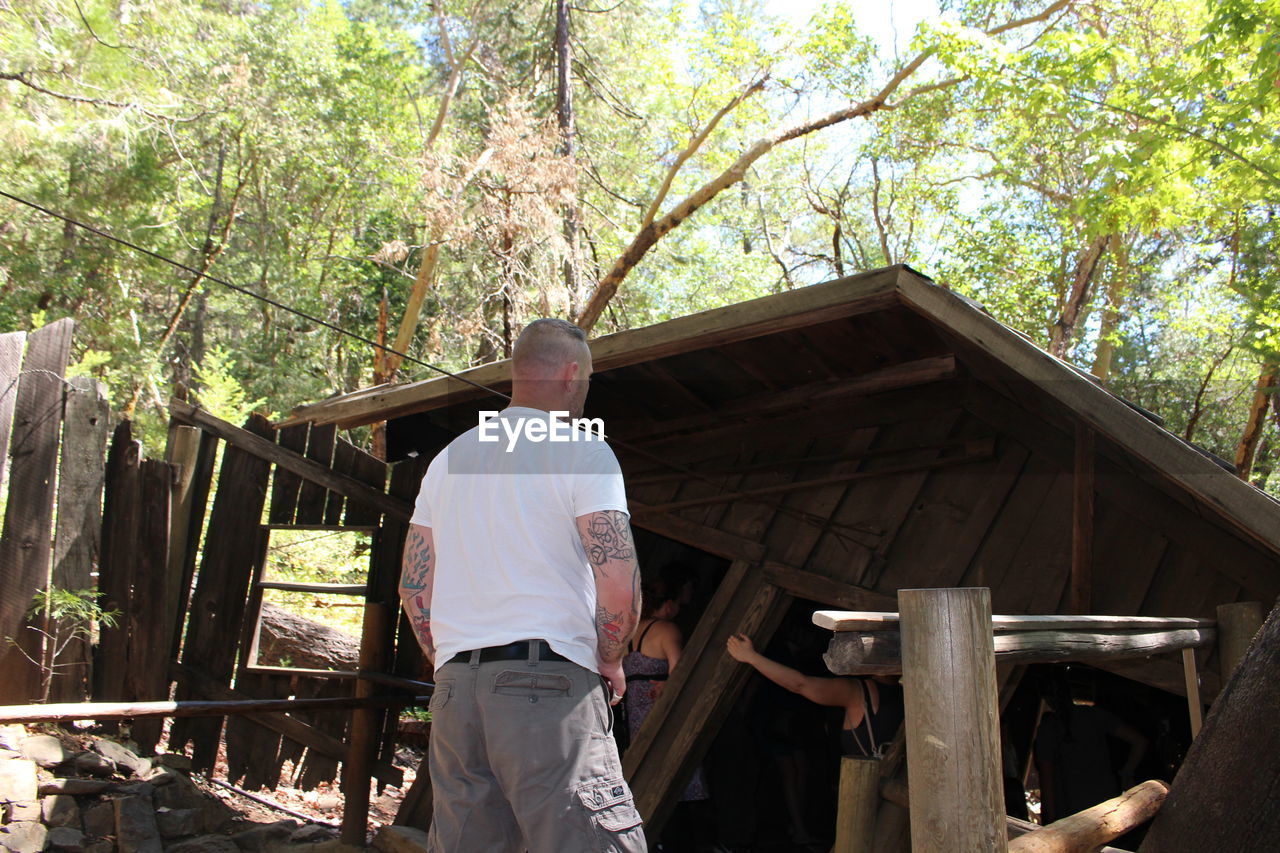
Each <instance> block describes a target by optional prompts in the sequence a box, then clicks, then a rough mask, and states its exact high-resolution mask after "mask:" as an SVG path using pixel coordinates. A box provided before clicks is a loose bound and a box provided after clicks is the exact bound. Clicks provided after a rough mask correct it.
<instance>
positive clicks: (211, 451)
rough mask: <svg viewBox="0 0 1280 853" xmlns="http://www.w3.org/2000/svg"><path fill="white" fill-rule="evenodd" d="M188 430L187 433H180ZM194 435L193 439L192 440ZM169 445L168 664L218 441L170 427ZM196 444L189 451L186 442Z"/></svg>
mask: <svg viewBox="0 0 1280 853" xmlns="http://www.w3.org/2000/svg"><path fill="white" fill-rule="evenodd" d="M184 430H190V432H182V431H184ZM193 434H194V437H193ZM169 436H170V441H169V442H168V444H167V445H166V446H165V461H167V462H169V463H170V464H172V465H177V466H178V474H177V477H178V481H177V483H176V484H175V486H174V493H173V507H172V509H171V510H170V516H169V521H170V524H171V527H172V530H171V532H170V535H169V578H170V581H171V583H172V586H171V588H170V596H171V601H172V602H173V603H172V605H171V607H172V619H173V637H172V639H171V641H170V644H169V660H171V661H172V660H176V659H177V657H178V648H179V646H180V645H181V643H182V631H183V628H184V627H185V626H186V624H187V603H188V601H189V600H190V598H191V582H192V581H193V580H194V579H195V575H196V554H197V552H198V551H199V547H200V534H201V533H203V532H204V513H205V509H206V507H208V504H209V488H210V487H211V486H212V485H213V467H214V462H215V461H216V459H217V455H218V437H217V436H215V435H212V434H211V433H207V432H205V431H204V430H199V429H195V428H194V427H189V426H181V425H179V424H175V423H170V425H169ZM193 440H194V442H195V447H194V448H192V447H190V445H189V442H191V441H193Z"/></svg>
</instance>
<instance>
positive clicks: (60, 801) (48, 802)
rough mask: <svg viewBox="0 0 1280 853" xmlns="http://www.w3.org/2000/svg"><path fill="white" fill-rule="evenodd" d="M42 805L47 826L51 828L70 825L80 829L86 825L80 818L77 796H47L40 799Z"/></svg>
mask: <svg viewBox="0 0 1280 853" xmlns="http://www.w3.org/2000/svg"><path fill="white" fill-rule="evenodd" d="M40 805H41V807H42V811H43V812H44V825H45V826H48V827H50V828H52V827H55V826H59V827H61V826H70V827H74V828H75V829H80V828H81V827H82V826H83V825H84V824H83V823H82V822H81V820H80V806H78V805H77V804H76V799H75V797H73V796H71V795H70V794H54V795H53V796H51V797H45V798H44V799H43V800H41V801H40Z"/></svg>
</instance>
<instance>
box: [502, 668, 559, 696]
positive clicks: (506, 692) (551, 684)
mask: <svg viewBox="0 0 1280 853" xmlns="http://www.w3.org/2000/svg"><path fill="white" fill-rule="evenodd" d="M492 689H493V692H494V693H497V694H498V695H499V696H520V697H523V698H525V699H528V700H529V701H530V702H537V701H538V700H539V699H543V698H548V699H549V698H555V697H559V696H568V695H569V694H570V692H571V691H572V690H573V679H571V678H569V677H568V676H566V675H557V674H554V673H548V672H528V671H525V670H513V669H506V670H503V671H502V672H500V673H498V674H497V675H496V676H494V679H493V688H492Z"/></svg>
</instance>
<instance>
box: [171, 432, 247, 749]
mask: <svg viewBox="0 0 1280 853" xmlns="http://www.w3.org/2000/svg"><path fill="white" fill-rule="evenodd" d="M246 431H247V432H250V433H256V434H257V435H258V436H259V437H261V436H267V435H271V434H272V433H271V427H270V425H269V424H268V423H267V422H266V420H265V419H264V418H262V417H261V416H259V415H254V416H252V417H251V418H250V419H249V422H248V424H247V425H246ZM262 440H263V441H266V439H265V438H263V439H262ZM267 443H268V444H269V443H270V442H267ZM269 472H270V464H269V463H268V461H267V460H265V459H262V458H259V457H257V456H254V455H253V454H252V453H250V452H249V451H246V450H243V449H241V448H239V447H234V446H233V447H230V448H228V449H227V452H226V453H225V454H224V456H223V460H222V471H221V474H220V475H219V478H218V489H217V494H216V496H215V498H214V502H213V511H212V513H211V514H210V517H209V530H208V534H207V535H206V537H205V546H204V560H203V562H202V563H201V565H200V574H199V577H198V578H197V580H196V590H195V593H194V595H193V596H192V602H191V613H190V619H189V622H188V627H187V640H186V644H185V646H184V647H183V650H182V660H183V662H184V663H188V664H197V665H199V666H200V667H201V668H203V669H204V670H205V671H206V672H207V673H208V674H209V675H210V676H212V677H213V678H215V679H219V680H221V681H222V683H223V684H229V683H230V681H231V678H232V675H233V673H234V671H235V657H236V651H237V649H236V643H234V642H229V641H228V640H229V638H237V637H239V636H240V628H241V623H242V621H243V619H244V615H245V605H246V602H247V597H248V592H249V580H250V575H251V573H252V571H253V563H254V559H255V557H256V549H257V545H258V543H259V542H260V537H259V535H258V531H259V525H260V524H261V522H262V510H263V505H264V504H265V502H266V495H267V479H268V475H269ZM189 689H190V688H189V687H182V688H181V689H180V692H179V694H178V698H179V699H186V698H190V694H189ZM221 731H222V725H221V721H220V720H193V721H187V723H186V724H184V725H181V726H180V725H178V724H176V723H175V724H174V727H173V729H172V730H171V732H170V744H171V748H172V747H181V746H182V745H184V744H186V743H187V742H188V741H190V743H191V744H192V765H193V767H195V768H196V769H197V770H211V769H212V768H213V765H214V760H215V758H216V756H217V750H218V741H219V738H220V735H221Z"/></svg>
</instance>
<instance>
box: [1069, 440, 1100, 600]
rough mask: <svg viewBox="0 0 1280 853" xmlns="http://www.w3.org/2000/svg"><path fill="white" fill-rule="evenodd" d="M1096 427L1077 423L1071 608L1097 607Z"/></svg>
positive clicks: (1072, 511)
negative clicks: (1095, 523) (1095, 564)
mask: <svg viewBox="0 0 1280 853" xmlns="http://www.w3.org/2000/svg"><path fill="white" fill-rule="evenodd" d="M1093 462H1094V436H1093V430H1091V429H1089V428H1088V427H1087V426H1084V425H1083V424H1077V425H1076V453H1075V474H1074V477H1073V478H1072V486H1071V605H1070V607H1071V612H1072V613H1088V612H1090V611H1091V610H1093V494H1094V491H1095V488H1094V476H1093V469H1094V464H1093Z"/></svg>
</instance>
